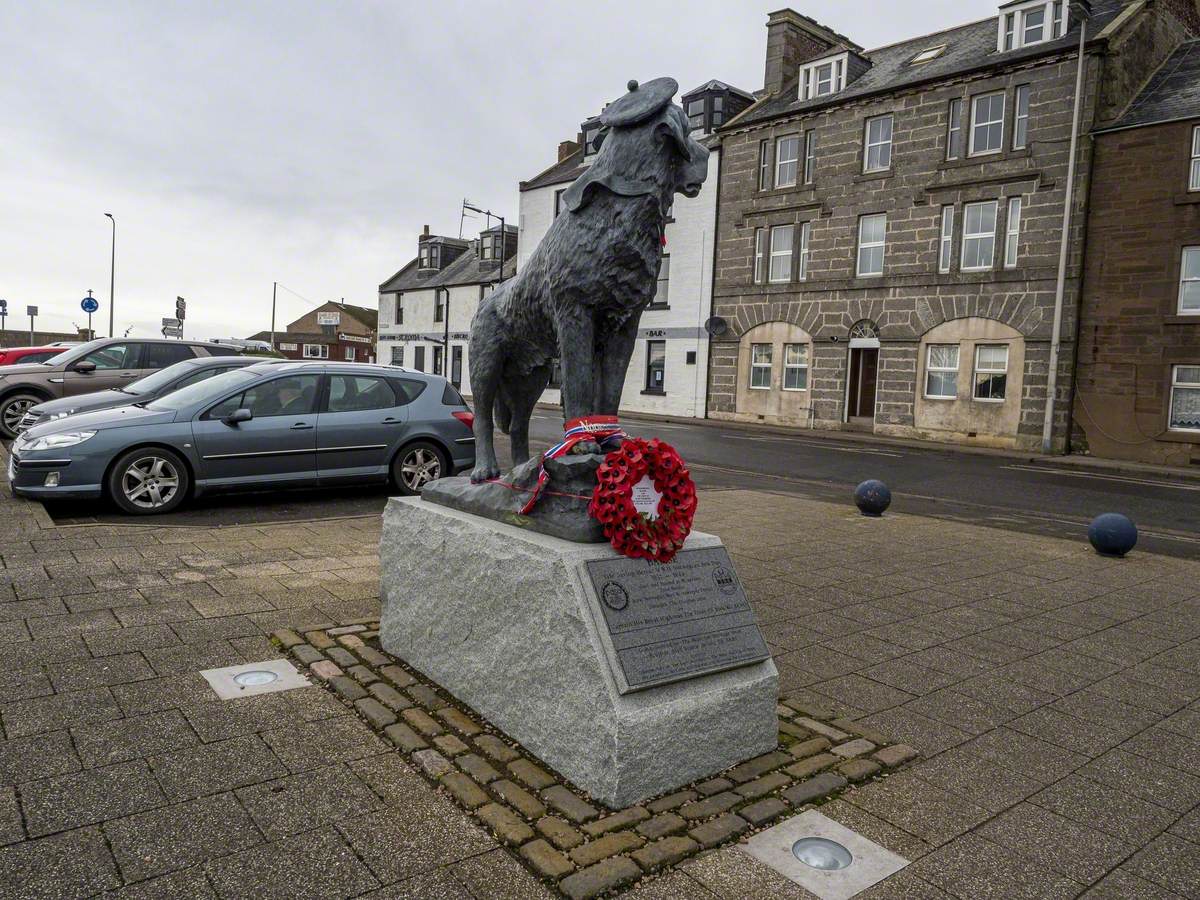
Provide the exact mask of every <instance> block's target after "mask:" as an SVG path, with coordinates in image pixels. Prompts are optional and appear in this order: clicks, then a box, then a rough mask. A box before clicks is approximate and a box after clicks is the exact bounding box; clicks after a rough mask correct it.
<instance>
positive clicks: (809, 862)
mask: <svg viewBox="0 0 1200 900" xmlns="http://www.w3.org/2000/svg"><path fill="white" fill-rule="evenodd" d="M792 856H794V857H796V859H798V860H800V862H802V863H804V864H805V865H806V866H811V867H812V868H814V869H824V870H827V871H832V870H834V869H844V868H846V866H848V865H850V864H851V863H852V862H854V854H853V853H851V852H850V851H849V850H847V849H846V848H845V847H843V846H842V845H841V844H839V843H838V842H837V841H831V840H829V839H828V838H819V837H807V838H801V839H800V840H798V841H796V843H794V844H792Z"/></svg>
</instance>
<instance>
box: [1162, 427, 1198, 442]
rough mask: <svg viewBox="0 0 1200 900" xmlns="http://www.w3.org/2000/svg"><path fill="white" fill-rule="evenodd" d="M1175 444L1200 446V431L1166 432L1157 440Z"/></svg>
mask: <svg viewBox="0 0 1200 900" xmlns="http://www.w3.org/2000/svg"><path fill="white" fill-rule="evenodd" d="M1157 440H1160V441H1171V442H1172V443H1175V444H1200V431H1174V430H1170V431H1164V432H1163V433H1162V434H1160V435H1159V436H1158V438H1157Z"/></svg>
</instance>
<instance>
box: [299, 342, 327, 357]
mask: <svg viewBox="0 0 1200 900" xmlns="http://www.w3.org/2000/svg"><path fill="white" fill-rule="evenodd" d="M304 358H305V359H329V345H328V344H305V345H304Z"/></svg>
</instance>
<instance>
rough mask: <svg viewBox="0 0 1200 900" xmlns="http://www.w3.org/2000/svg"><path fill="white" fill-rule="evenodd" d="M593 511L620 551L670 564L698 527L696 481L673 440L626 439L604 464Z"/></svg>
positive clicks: (589, 507) (590, 511)
mask: <svg viewBox="0 0 1200 900" xmlns="http://www.w3.org/2000/svg"><path fill="white" fill-rule="evenodd" d="M588 514H589V515H590V516H592V518H594V519H596V520H597V521H598V522H600V524H601V525H602V526H604V536H605V537H606V538H608V540H609V542H610V543H611V544H612V545H613V547H614V548H615V549H616V550H617V552H619V553H623V554H624V555H625V556H629V557H633V558H635V559H636V558H642V559H653V560H657V561H658V562H664V563H665V562H670V561H671V560H672V559H674V558H675V554H676V552H678V551H679V550H680V549H681V548H682V547H683V542H684V541H685V540H686V539H687V536H688V535H689V534H690V533H691V531H692V519H693V517H694V516H695V515H696V485H695V484H694V483H693V482H692V477H691V475H690V474H689V473H688V470H687V466H686V465H685V464H684V462H683V459H681V458H680V456H679V454H678V453H677V452H676V451H675V448H674V447H672V446H671V445H670V444H664V443H663V442H662V441H660V440H658V439H657V438H654V439H652V440H649V441H647V440H643V439H641V438H626V439H625V441H624V443H622V444H621V446H620V447H619V448H618V449H616V450H613V451H612V452H611V453H609V454H608V455H607V456H606V457H605V459H604V462H603V463H601V464H600V468H599V470H598V471H597V472H596V488H595V490H594V491H593V492H592V501H591V503H590V504H588Z"/></svg>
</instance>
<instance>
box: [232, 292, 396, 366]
mask: <svg viewBox="0 0 1200 900" xmlns="http://www.w3.org/2000/svg"><path fill="white" fill-rule="evenodd" d="M377 318H378V313H377V312H376V311H375V310H373V309H368V308H367V307H365V306H351V305H350V304H349V303H337V302H333V301H331V302H329V303H325V304H322V305H321V306H318V307H317V308H316V309H314V310H311V311H309V312H307V313H305V314H304V315H302V316H301V317H300V318H298V319H296V320H295V321H294V322H290V323H288V326H287V329H286V330H284V331H277V332H275V349H276V350H278V351H279V353H281V354H282V355H283V356H286V357H287V358H288V359H329V360H337V361H339V362H362V363H372V362H375V323H376V319H377ZM250 340H256V341H267V342H270V340H271V333H270V332H269V331H260V332H258V334H253V335H251V336H250Z"/></svg>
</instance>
